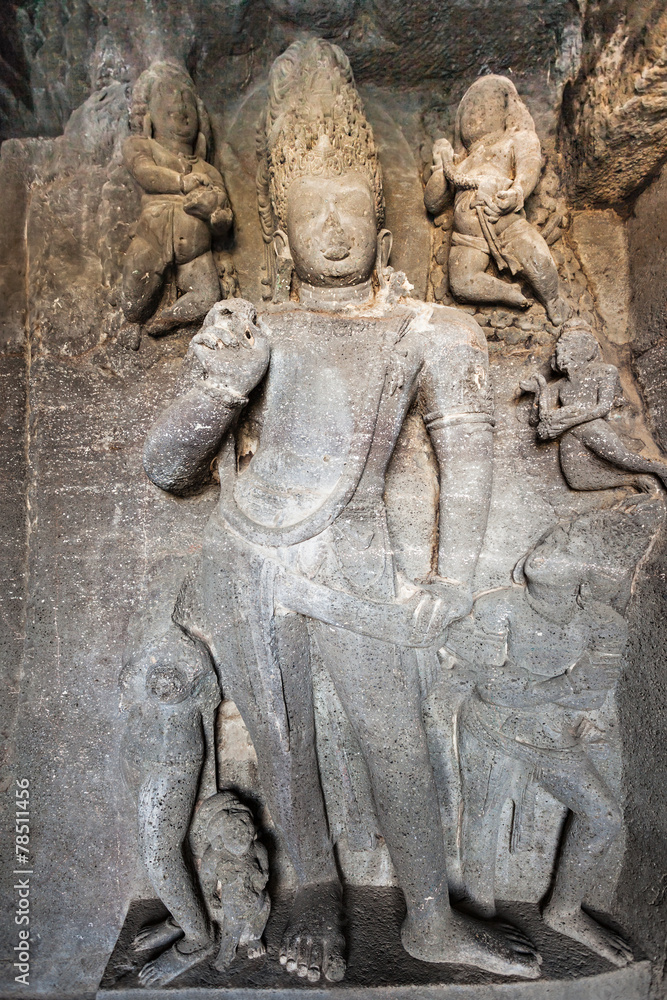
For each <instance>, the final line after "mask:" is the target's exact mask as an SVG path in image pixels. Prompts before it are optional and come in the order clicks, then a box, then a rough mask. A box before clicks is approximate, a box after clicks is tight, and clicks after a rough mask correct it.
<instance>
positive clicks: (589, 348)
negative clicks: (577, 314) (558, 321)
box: [556, 330, 598, 372]
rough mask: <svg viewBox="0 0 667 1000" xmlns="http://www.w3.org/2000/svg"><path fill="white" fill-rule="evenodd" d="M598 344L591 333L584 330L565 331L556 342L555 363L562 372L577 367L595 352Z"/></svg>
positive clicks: (588, 359)
mask: <svg viewBox="0 0 667 1000" xmlns="http://www.w3.org/2000/svg"><path fill="white" fill-rule="evenodd" d="M597 350H598V345H597V341H596V339H595V337H594V336H593V334H592V333H587V332H586V331H585V330H580V331H577V332H574V331H573V332H572V333H566V334H563V336H561V338H560V340H559V341H558V343H557V344H556V364H557V365H558V367H559V368H560V370H561V371H562V372H567V371H569V370H570V369H574V368H579V367H580V366H581V365H584V364H586V362H587V361H590V360H591V359H592V358H594V357H595V355H596V354H597Z"/></svg>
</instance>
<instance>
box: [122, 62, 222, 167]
mask: <svg viewBox="0 0 667 1000" xmlns="http://www.w3.org/2000/svg"><path fill="white" fill-rule="evenodd" d="M130 126H131V128H132V131H134V132H139V133H143V134H144V135H147V136H151V137H153V138H155V139H156V140H157V141H158V142H166V143H169V142H171V141H174V140H175V141H177V142H180V143H185V144H187V145H188V146H189V147H190V148H191V149H193V150H195V151H196V153H197V155H199V156H202V158H205V156H206V149H207V146H208V144H209V141H210V135H211V128H210V123H209V119H208V114H207V113H206V109H205V108H204V105H203V103H202V101H201V100H200V99H199V97H198V96H197V91H196V90H195V85H194V83H193V82H192V79H191V78H190V76H189V75H188V73H186V71H185V70H184V69H183V68H182V67H181V66H179V65H177V64H176V63H171V62H156V63H153V64H152V65H151V66H150V67H149V68H148V69H147V70H145V72H143V73H142V74H141V76H140V77H139V79H138V80H137V82H136V83H135V85H134V87H133V89H132V110H131V115H130Z"/></svg>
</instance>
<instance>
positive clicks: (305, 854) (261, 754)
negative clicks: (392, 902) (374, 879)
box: [223, 614, 345, 982]
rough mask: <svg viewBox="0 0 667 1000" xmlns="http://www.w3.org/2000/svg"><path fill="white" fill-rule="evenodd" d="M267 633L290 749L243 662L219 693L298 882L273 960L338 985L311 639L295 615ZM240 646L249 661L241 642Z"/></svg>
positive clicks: (339, 945) (334, 880)
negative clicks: (228, 705) (242, 732)
mask: <svg viewBox="0 0 667 1000" xmlns="http://www.w3.org/2000/svg"><path fill="white" fill-rule="evenodd" d="M272 629H273V638H274V642H275V647H276V652H277V656H278V660H279V663H280V669H281V675H282V687H283V694H284V699H285V705H286V708H287V713H288V718H289V739H290V743H289V750H285V748H284V747H283V745H282V743H281V740H280V737H279V731H278V728H277V727H276V725H275V724H274V722H273V721H272V719H271V718H270V716H267V713H266V712H262V711H258V708H257V702H256V701H255V695H254V691H253V685H252V683H251V682H250V680H249V679H248V678H247V677H246V675H245V673H244V671H245V667H244V665H243V664H242V663H239V664H238V667H237V668H236V669H235V670H234V671H233V674H232V675H231V676H230V677H229V684H226V683H225V691H226V693H227V694H228V696H229V697H231V698H232V699H233V700H234V702H235V704H236V706H237V708H238V709H239V711H240V713H241V716H242V718H243V720H244V722H245V724H246V727H247V729H248V732H249V734H250V738H251V739H252V742H253V745H254V748H255V752H256V754H257V763H258V768H259V774H260V780H261V784H262V789H263V791H264V794H265V796H266V800H267V805H268V807H269V811H270V813H271V818H272V820H273V822H274V824H275V826H276V830H277V832H278V835H279V836H280V837H281V840H282V841H283V843H284V845H285V847H286V849H287V851H288V853H289V856H290V858H291V861H292V864H293V865H294V869H295V871H296V875H297V878H298V881H299V887H298V889H297V893H296V897H295V900H294V903H293V906H292V911H291V914H290V919H289V923H288V926H287V928H286V930H285V933H284V936H283V941H282V945H281V952H280V961H281V963H282V964H283V965H285V966H286V968H287V971H288V972H296V973H297V975H298V976H302V977H305V978H307V979H309V980H310V981H311V982H316V981H317V980H318V979H319V978H320V976H321V975H323V976H325V977H326V978H327V979H329V980H331V981H337V980H339V979H342V978H343V976H344V974H345V961H344V958H343V955H344V949H345V939H344V937H343V935H342V932H341V924H342V895H341V887H340V882H339V879H338V870H337V868H336V863H335V859H334V854H333V847H332V845H331V841H330V839H329V831H328V825H327V819H326V812H325V806H324V797H323V794H322V786H321V783H320V774H319V768H318V764H317V754H316V750H315V715H314V709H313V690H312V680H311V672H310V638H309V634H308V628H307V625H306V621H305V619H304V618H302V617H301V616H300V615H296V614H286V615H277V616H276V617H275V618H274V620H273V624H272ZM261 641H264V638H263V636H262V638H261ZM246 648H247V649H248V652H247V653H246V659H248V658H249V656H250V655H252V654H251V653H250V648H249V644H248V643H244V649H246ZM224 667H228V665H227V664H223V668H224ZM230 673H231V672H230Z"/></svg>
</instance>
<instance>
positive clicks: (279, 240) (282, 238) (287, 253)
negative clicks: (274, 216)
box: [273, 229, 294, 302]
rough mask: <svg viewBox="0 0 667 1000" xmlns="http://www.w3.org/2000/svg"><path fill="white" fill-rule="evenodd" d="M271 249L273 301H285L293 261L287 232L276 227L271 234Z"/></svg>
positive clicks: (292, 270) (290, 280)
mask: <svg viewBox="0 0 667 1000" xmlns="http://www.w3.org/2000/svg"><path fill="white" fill-rule="evenodd" d="M273 249H274V251H275V255H276V262H275V281H274V285H273V301H274V302H287V301H289V297H290V293H291V290H292V277H293V272H294V261H293V260H292V252H291V250H290V248H289V240H288V238H287V233H286V232H285V231H284V230H283V229H276V231H275V233H274V234H273Z"/></svg>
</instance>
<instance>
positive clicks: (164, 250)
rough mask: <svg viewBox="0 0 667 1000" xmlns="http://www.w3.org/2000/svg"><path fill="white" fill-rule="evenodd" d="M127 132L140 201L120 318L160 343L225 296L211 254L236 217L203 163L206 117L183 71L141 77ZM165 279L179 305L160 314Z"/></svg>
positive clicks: (169, 68)
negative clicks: (171, 281)
mask: <svg viewBox="0 0 667 1000" xmlns="http://www.w3.org/2000/svg"><path fill="white" fill-rule="evenodd" d="M130 126H131V131H132V134H131V135H130V137H129V139H127V140H126V141H125V145H124V146H123V160H124V163H125V166H126V167H127V169H128V171H129V173H130V174H131V175H132V177H133V178H134V180H135V181H136V182H137V184H138V185H139V187H140V188H141V191H142V196H141V215H140V217H139V221H138V222H137V225H136V230H135V236H134V239H133V240H132V243H131V244H130V247H129V249H128V251H127V255H126V260H125V266H124V269H123V283H122V305H123V312H124V313H125V316H126V317H127V319H128V320H129V321H130V322H131V323H143V324H145V327H144V328H145V330H146V332H147V333H149V334H151V335H152V336H161V335H162V334H165V333H168V332H169V331H170V330H173V329H175V328H176V327H178V326H183V325H184V324H188V323H197V322H199V321H200V320H202V319H203V318H204V316H205V315H206V313H207V312H208V310H209V309H210V308H211V306H212V305H213V304H214V303H215V302H217V301H218V299H219V298H220V297H221V291H222V294H223V295H224V294H225V293H226V292H228V291H229V289H225V288H223V289H222V290H221V287H220V280H219V278H218V272H217V269H216V264H215V260H214V258H213V253H212V249H211V247H212V240H213V238H215V237H221V236H225V235H226V234H227V233H228V231H229V229H230V227H231V225H232V221H233V216H232V210H231V206H230V204H229V198H228V196H227V189H226V188H225V182H224V180H223V178H222V175H221V174H220V172H219V171H218V170H216V168H215V167H214V166H212V165H211V164H210V163H207V161H206V154H207V147H208V145H209V143H210V138H211V127H210V124H209V119H208V115H207V113H206V109H205V107H204V105H203V103H202V101H201V100H200V99H199V97H198V96H197V92H196V90H195V86H194V83H193V82H192V80H191V78H190V77H189V76H188V74H187V73H186V72H185V70H184V69H182V68H181V67H180V66H178V65H176V64H174V63H171V62H156V63H153V64H152V65H151V66H150V67H149V69H147V70H146V71H145V72H144V73H142V74H141V76H140V77H139V79H138V80H137V82H136V83H135V85H134V88H133V91H132V111H131V115H130ZM168 273H173V274H174V276H175V280H176V286H177V290H178V293H179V294H178V298H177V299H176V301H175V302H173V303H171V304H163V305H162V306H161V307H160V308H158V306H159V303H160V299H161V297H162V294H163V291H164V286H165V281H166V278H167V274H168ZM156 310H157V311H156Z"/></svg>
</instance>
